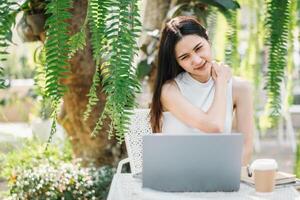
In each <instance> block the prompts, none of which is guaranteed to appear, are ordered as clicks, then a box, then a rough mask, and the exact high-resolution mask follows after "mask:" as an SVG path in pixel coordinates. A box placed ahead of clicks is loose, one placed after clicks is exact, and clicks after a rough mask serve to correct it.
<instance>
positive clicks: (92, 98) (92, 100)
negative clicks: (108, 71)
mask: <svg viewBox="0 0 300 200" xmlns="http://www.w3.org/2000/svg"><path fill="white" fill-rule="evenodd" d="M99 85H100V69H99V67H97V68H96V71H95V74H94V76H93V82H92V86H91V88H90V91H89V93H88V95H87V96H88V97H89V98H88V99H89V100H88V104H87V105H86V110H85V112H84V114H83V119H84V120H85V121H86V120H87V119H88V117H89V116H90V113H91V112H92V109H93V107H94V106H95V105H96V104H97V102H98V101H99V99H98V95H97V88H98V86H99Z"/></svg>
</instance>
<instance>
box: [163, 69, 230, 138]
mask: <svg viewBox="0 0 300 200" xmlns="http://www.w3.org/2000/svg"><path fill="white" fill-rule="evenodd" d="M175 81H176V83H177V85H178V87H179V89H180V92H181V93H182V95H183V96H184V97H185V98H186V99H187V100H188V101H190V102H191V103H192V104H193V105H195V106H197V107H198V108H200V109H201V110H202V111H204V112H206V111H207V110H208V109H209V108H210V106H211V104H212V102H213V99H214V94H215V86H214V81H213V79H212V78H210V79H209V80H208V81H207V82H206V83H201V82H199V81H197V80H195V79H194V78H193V77H191V75H190V74H189V73H187V72H182V73H180V74H178V75H177V76H176V78H175ZM232 110H233V102H232V80H230V81H229V82H228V85H227V98H226V119H225V126H224V133H226V134H229V133H231V126H232ZM162 117H163V118H162V119H163V121H162V133H169V134H180V133H203V132H202V131H200V130H199V129H196V128H193V127H191V126H189V125H187V124H185V123H183V122H181V121H179V120H178V119H177V118H175V117H174V116H173V115H172V114H171V113H170V112H163V115H162Z"/></svg>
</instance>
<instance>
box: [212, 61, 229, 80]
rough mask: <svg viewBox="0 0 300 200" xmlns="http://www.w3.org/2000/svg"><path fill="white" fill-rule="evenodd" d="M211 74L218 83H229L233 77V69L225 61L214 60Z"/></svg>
mask: <svg viewBox="0 0 300 200" xmlns="http://www.w3.org/2000/svg"><path fill="white" fill-rule="evenodd" d="M211 75H212V78H213V80H214V81H215V82H216V84H222V85H223V84H224V85H227V82H228V81H229V80H230V79H231V78H232V74H231V69H230V67H229V66H227V65H224V64H223V63H217V62H212V68H211Z"/></svg>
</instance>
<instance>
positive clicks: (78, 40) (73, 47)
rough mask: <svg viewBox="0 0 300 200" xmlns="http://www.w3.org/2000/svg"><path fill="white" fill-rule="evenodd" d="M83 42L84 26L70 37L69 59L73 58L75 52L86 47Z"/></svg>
mask: <svg viewBox="0 0 300 200" xmlns="http://www.w3.org/2000/svg"><path fill="white" fill-rule="evenodd" d="M85 40H86V34H85V26H84V25H83V26H82V28H81V29H80V31H79V32H77V33H75V34H74V35H72V36H71V37H70V54H69V57H70V58H71V57H73V56H74V54H75V53H76V52H77V51H79V50H82V49H84V47H85V45H86V41H85Z"/></svg>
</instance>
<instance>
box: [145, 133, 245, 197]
mask: <svg viewBox="0 0 300 200" xmlns="http://www.w3.org/2000/svg"><path fill="white" fill-rule="evenodd" d="M242 148H243V136H242V134H228V135H227V134H226V135H225V134H183V135H168V134H153V135H145V136H143V171H142V179H143V181H142V182H143V187H145V188H151V189H155V190H160V191H166V192H216V191H225V192H231V191H238V190H239V187H240V174H241V163H242V150H243V149H242Z"/></svg>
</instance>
